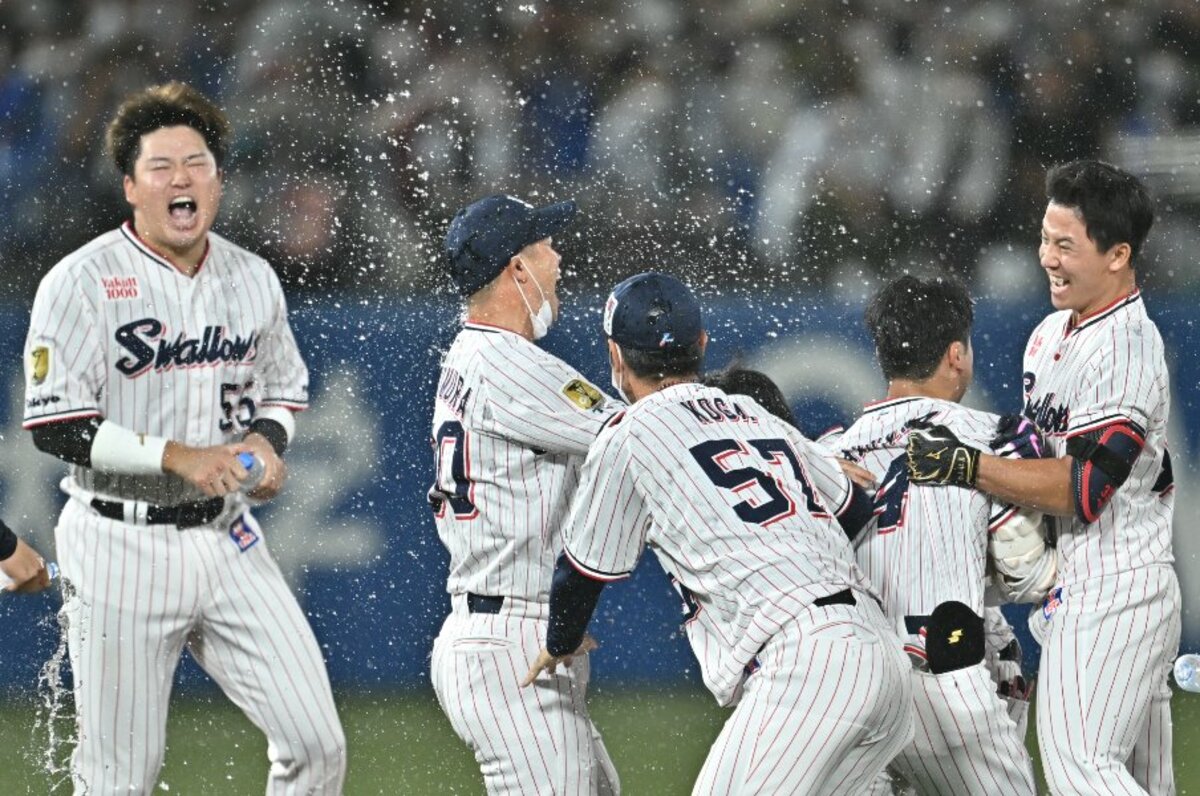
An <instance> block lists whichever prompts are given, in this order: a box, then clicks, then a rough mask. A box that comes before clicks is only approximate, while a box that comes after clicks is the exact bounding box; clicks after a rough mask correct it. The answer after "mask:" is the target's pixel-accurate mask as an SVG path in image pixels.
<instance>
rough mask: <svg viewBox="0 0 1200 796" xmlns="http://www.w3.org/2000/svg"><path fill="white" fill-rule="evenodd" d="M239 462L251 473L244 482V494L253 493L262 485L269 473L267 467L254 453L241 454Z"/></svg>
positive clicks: (242, 488) (242, 487)
mask: <svg viewBox="0 0 1200 796" xmlns="http://www.w3.org/2000/svg"><path fill="white" fill-rule="evenodd" d="M238 461H239V462H241V463H242V467H245V468H246V471H247V472H248V473H249V475H247V476H246V480H245V481H242V486H241V490H242V491H243V492H253V491H254V490H255V489H256V488H257V487H258V485H259V484H261V483H262V480H263V476H264V475H266V472H267V466H266V465H265V464H263V460H262V459H260V458H258V457H257V456H255V455H254V454H253V453H247V452H243V453H239V454H238Z"/></svg>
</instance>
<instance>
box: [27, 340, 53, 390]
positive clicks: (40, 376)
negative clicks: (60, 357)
mask: <svg viewBox="0 0 1200 796" xmlns="http://www.w3.org/2000/svg"><path fill="white" fill-rule="evenodd" d="M29 362H30V365H31V366H32V371H33V383H34V384H41V383H42V382H44V381H45V380H46V374H48V373H49V372H50V349H49V348H46V346H44V345H40V346H38V347H37V348H35V349H33V351H31V352H29Z"/></svg>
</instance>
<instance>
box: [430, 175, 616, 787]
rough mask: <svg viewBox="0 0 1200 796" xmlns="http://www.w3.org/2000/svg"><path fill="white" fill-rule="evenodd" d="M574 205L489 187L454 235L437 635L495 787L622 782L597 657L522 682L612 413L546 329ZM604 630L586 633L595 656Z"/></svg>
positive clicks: (440, 393) (437, 677) (554, 311)
mask: <svg viewBox="0 0 1200 796" xmlns="http://www.w3.org/2000/svg"><path fill="white" fill-rule="evenodd" d="M574 215H575V203H574V202H562V203H559V204H555V205H550V206H548V207H542V208H535V207H533V206H532V205H529V204H527V203H525V202H523V201H521V200H519V199H515V198H513V197H511V196H490V197H487V198H486V199H481V200H479V201H478V202H476V203H474V204H472V205H470V206H469V207H467V208H465V209H464V210H462V211H460V212H459V213H458V215H456V216H455V217H454V220H453V221H452V222H451V224H450V229H449V231H448V233H447V235H446V257H447V260H448V263H449V268H450V275H451V277H452V279H453V280H454V283H455V285H456V286H457V288H458V290H459V292H460V293H461V294H462V296H463V297H464V299H465V300H466V304H467V306H466V322H465V324H464V326H463V328H462V331H460V332H459V333H458V336H457V337H456V338H455V340H454V343H453V344H452V345H451V346H450V351H449V352H448V353H447V354H446V358H445V360H444V361H443V363H442V373H441V379H440V381H439V383H438V388H437V396H436V404H435V407H434V413H433V439H432V442H433V451H434V466H435V468H436V473H435V482H434V485H433V487H432V488H431V489H430V491H429V499H430V502H431V504H432V505H433V509H434V514H435V517H436V522H437V529H438V535H439V536H440V537H441V539H442V542H443V543H444V544H445V545H446V548H447V549H448V550H449V551H450V576H449V578H448V580H447V582H446V590H447V591H449V592H450V605H451V612H450V615H449V616H448V617H447V618H446V621H445V623H444V624H443V625H442V630H441V633H440V634H439V635H438V637H437V639H436V640H435V641H434V645H433V660H432V677H433V687H434V690H435V692H436V693H437V697H438V701H439V702H440V703H441V706H442V710H444V711H445V713H446V716H447V717H448V718H449V719H450V723H451V725H453V727H454V731H455V732H456V733H457V734H458V736H459V737H460V738H462V739H463V740H464V741H465V742H466V743H467V745H468V746H470V747H471V750H472V751H474V753H475V759H476V760H478V761H479V765H480V768H481V769H482V771H483V778H484V784H485V785H486V786H487V790H488V792H489V793H493V794H501V793H523V792H525V791H526V790H527V789H531V790H535V791H537V792H543V790H544V792H547V793H555V794H563V796H572V795H573V794H593V793H617V792H618V791H619V783H618V779H617V775H616V771H615V770H614V769H613V766H612V762H611V760H610V759H609V757H608V752H607V751H606V750H605V748H604V744H603V742H602V741H601V739H600V735H599V733H598V732H597V731H596V728H595V726H594V725H593V724H592V721H591V719H590V718H589V717H588V712H587V704H586V702H585V696H586V691H587V682H588V674H589V666H588V658H587V656H586V655H580V656H579V657H577V658H576V659H575V662H574V665H573V666H572V667H571V668H570V670H569V671H567V672H565V673H564V674H563V675H562V676H559V677H556V678H553V680H552V681H548V682H546V683H544V684H542V685H541V686H540V687H539V688H538V689H536V690H529V689H524V690H523V689H521V688H519V687H518V686H519V684H520V681H521V675H522V674H523V673H524V671H525V669H524V665H525V662H526V661H528V660H529V659H530V658H531V657H533V656H534V655H535V654H536V653H537V651H538V649H539V648H540V647H541V646H542V644H543V643H544V642H545V634H546V618H547V616H548V614H549V605H548V600H549V597H550V578H551V575H552V573H553V571H554V561H555V558H556V557H557V556H558V554H559V552H560V551H561V550H562V526H563V521H564V520H565V519H566V513H567V506H568V501H569V500H570V496H571V493H572V492H573V491H574V489H575V485H576V483H577V481H578V479H579V468H580V466H581V465H582V464H583V457H584V456H585V455H586V454H587V451H588V446H589V445H591V444H592V441H593V440H594V439H595V438H596V434H597V433H599V431H600V429H601V427H602V426H603V425H604V422H605V421H606V420H607V419H608V418H609V417H611V416H612V414H613V413H614V412H615V411H616V409H615V407H613V406H612V405H611V402H610V401H609V400H608V399H606V398H605V396H604V395H603V394H602V393H601V392H600V391H599V390H598V389H596V387H595V386H593V385H592V384H590V383H589V382H588V381H587V380H586V379H584V378H583V377H582V376H581V375H579V373H577V372H576V371H575V370H574V369H572V368H571V367H570V366H568V365H567V364H566V363H565V362H563V361H562V360H560V359H558V358H556V357H554V356H552V355H550V354H548V353H546V352H545V351H543V350H542V349H541V348H540V347H539V346H537V345H536V344H535V341H537V340H539V339H541V338H542V337H543V336H544V335H545V334H546V332H547V330H548V329H549V328H550V325H551V324H552V323H553V322H554V320H555V319H556V318H557V317H558V292H557V283H558V278H559V269H558V266H559V260H560V259H561V258H560V257H559V254H558V252H557V251H555V250H554V246H553V239H552V236H554V235H557V234H558V233H559V232H560V231H561V230H562V229H563V228H564V227H566V225H567V224H568V223H569V222H570V221H571V219H572V218H573V217H574ZM594 644H595V642H593V641H592V639H591V638H590V637H589V638H588V639H586V640H584V639H581V641H580V643H579V644H577V645H576V647H573V648H572V651H575V650H576V648H580V649H579V651H580V652H581V653H586V652H587V651H588V649H590V648H591V647H593V646H594Z"/></svg>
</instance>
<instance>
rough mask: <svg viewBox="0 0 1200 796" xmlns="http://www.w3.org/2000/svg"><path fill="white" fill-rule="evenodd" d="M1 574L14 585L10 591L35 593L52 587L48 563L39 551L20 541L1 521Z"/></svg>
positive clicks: (9, 587)
mask: <svg viewBox="0 0 1200 796" xmlns="http://www.w3.org/2000/svg"><path fill="white" fill-rule="evenodd" d="M0 572H3V573H4V576H5V577H6V578H8V580H10V581H12V584H11V585H10V586H8V587H7V588H8V590H9V591H19V592H35V591H41V590H42V589H44V588H46V587H47V586H49V585H50V573H49V572H48V571H47V570H46V562H45V561H43V560H42V557H41V556H39V555H38V553H37V551H36V550H34V549H33V548H32V547H30V546H29V545H28V544H26V543H25V542H24V541H22V540H21V539H19V538H18V537H17V535H16V534H15V533H13V531H12V529H11V528H9V527H8V526H7V525H5V524H4V523H3V522H2V521H0Z"/></svg>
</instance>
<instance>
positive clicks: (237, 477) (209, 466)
mask: <svg viewBox="0 0 1200 796" xmlns="http://www.w3.org/2000/svg"><path fill="white" fill-rule="evenodd" d="M243 451H253V449H252V448H251V447H250V446H248V445H246V444H245V443H244V442H243V443H238V444H237V445H213V446H210V447H207V448H193V447H192V446H190V445H184V444H183V443H181V442H175V441H174V440H172V441H171V442H168V443H167V447H166V450H165V451H163V470H165V471H166V472H168V473H174V474H175V475H177V476H179V477H180V478H182V479H183V480H184V481H187V482H188V483H189V484H191V485H192V486H194V487H196V488H197V489H199V490H200V491H201V492H203V493H204V494H206V495H208V496H209V497H223V496H225V495H228V494H230V493H233V492H236V491H238V489H239V488H241V484H242V479H243V478H245V477H246V468H245V467H243V466H242V463H241V462H239V461H238V460H237V455H238V454H239V453H241V452H243Z"/></svg>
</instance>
